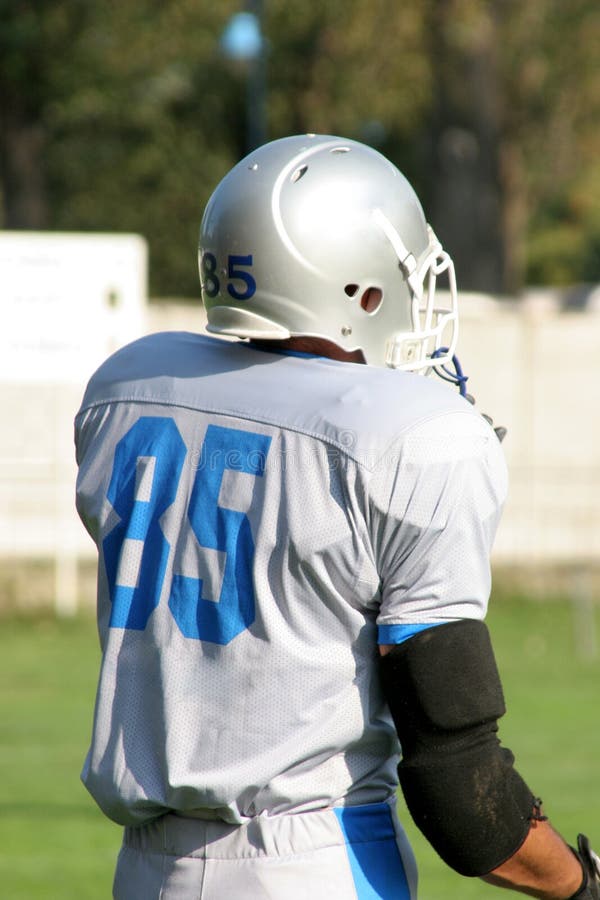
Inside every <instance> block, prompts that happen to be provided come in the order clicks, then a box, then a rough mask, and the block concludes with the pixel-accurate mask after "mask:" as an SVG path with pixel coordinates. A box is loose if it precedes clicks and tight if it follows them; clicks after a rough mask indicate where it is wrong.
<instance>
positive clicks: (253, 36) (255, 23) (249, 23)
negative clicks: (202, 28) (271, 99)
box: [221, 0, 267, 153]
mask: <svg viewBox="0 0 600 900" xmlns="http://www.w3.org/2000/svg"><path fill="white" fill-rule="evenodd" d="M247 7H248V8H247V11H246V12H240V13H236V14H235V15H234V16H232V17H231V19H230V20H229V22H228V23H227V25H226V26H225V30H224V31H223V34H222V36H221V50H222V52H223V53H224V55H225V56H226V57H227V58H228V59H231V60H234V61H235V62H238V63H241V64H242V65H243V67H244V70H245V76H246V152H248V153H249V152H250V151H251V150H254V149H255V148H256V147H259V146H260V145H261V144H264V143H265V141H266V140H267V123H266V93H267V89H266V81H267V79H266V74H267V73H266V52H265V51H266V41H265V39H264V37H263V34H262V27H261V25H262V12H263V2H262V0H249V2H248V4H247Z"/></svg>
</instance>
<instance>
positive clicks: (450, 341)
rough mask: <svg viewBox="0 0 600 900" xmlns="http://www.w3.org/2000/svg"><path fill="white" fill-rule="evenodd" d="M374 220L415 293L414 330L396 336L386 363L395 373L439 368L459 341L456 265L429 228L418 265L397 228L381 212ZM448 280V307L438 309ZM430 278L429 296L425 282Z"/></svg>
mask: <svg viewBox="0 0 600 900" xmlns="http://www.w3.org/2000/svg"><path fill="white" fill-rule="evenodd" d="M373 219H374V221H375V223H376V224H377V225H378V226H379V227H380V228H381V230H382V231H383V233H384V234H385V236H386V237H387V239H388V241H389V242H390V244H391V245H392V247H393V248H394V252H395V254H396V256H397V257H398V261H399V263H400V268H401V269H402V272H403V273H404V278H405V280H406V283H407V284H408V286H409V288H410V292H411V319H412V326H413V330H412V331H409V332H399V333H397V334H394V335H392V336H391V337H390V338H389V339H388V341H387V346H386V354H385V363H386V365H387V366H390V367H391V368H394V369H405V370H407V371H418V370H422V369H431V368H438V367H441V366H443V365H444V364H445V363H447V362H449V361H450V360H451V359H452V356H453V355H454V350H455V348H456V342H457V340H458V298H457V290H456V276H455V273H454V263H453V262H452V260H451V258H450V256H449V255H448V254H447V253H446V252H445V251H444V250H443V249H442V245H441V244H440V242H439V240H438V239H437V237H436V236H435V234H434V232H433V229H432V228H431V227H430V226H429V225H428V226H427V233H428V236H429V245H428V247H427V250H426V252H425V254H424V256H423V257H422V258H421V260H420V261H417V259H416V257H415V256H414V254H413V253H411V251H410V250H409V249H408V247H407V246H406V244H405V243H404V241H403V240H402V238H401V237H400V235H399V234H398V232H397V230H396V228H394V226H393V225H392V223H391V222H390V220H389V219H388V218H387V216H386V215H385V214H384V213H383V212H382V211H381V210H380V209H376V210H374V211H373ZM444 272H446V273H447V276H448V287H449V291H448V294H449V296H448V300H447V302H446V305H444V306H436V305H435V294H436V281H437V277H438V275H441V274H442V273H444ZM427 276H428V284H427V292H426V294H425V296H424V282H425V278H426V277H427Z"/></svg>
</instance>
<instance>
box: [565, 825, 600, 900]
mask: <svg viewBox="0 0 600 900" xmlns="http://www.w3.org/2000/svg"><path fill="white" fill-rule="evenodd" d="M573 853H574V854H575V856H577V858H578V859H579V862H580V863H581V866H582V868H583V873H584V882H583V885H582V887H581V888H580V889H579V890H578V891H577V893H576V894H573V896H572V897H571V900H600V859H599V858H598V857H597V856H596V854H595V853H594V851H593V850H592V849H591V847H590V842H589V841H588V839H587V838H586V836H585V835H584V834H579V835H577V850H573Z"/></svg>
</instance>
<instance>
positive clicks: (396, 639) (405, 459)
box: [370, 410, 508, 644]
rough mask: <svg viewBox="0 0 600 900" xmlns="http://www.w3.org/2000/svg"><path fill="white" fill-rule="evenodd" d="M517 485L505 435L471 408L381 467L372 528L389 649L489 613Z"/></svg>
mask: <svg viewBox="0 0 600 900" xmlns="http://www.w3.org/2000/svg"><path fill="white" fill-rule="evenodd" d="M507 481H508V479H507V471H506V464H505V461H504V456H503V453H502V450H501V447H500V443H499V441H498V439H497V437H496V435H495V434H494V432H493V430H492V429H491V428H490V427H489V425H488V424H487V422H486V421H485V420H484V419H483V418H482V417H481V416H480V415H479V414H478V413H476V412H475V411H471V410H468V411H465V412H464V413H463V412H453V413H448V414H444V415H438V416H435V417H433V418H431V419H430V420H429V421H427V422H424V423H421V424H419V425H417V426H416V427H413V428H412V429H411V430H410V431H409V432H408V433H406V434H404V435H403V436H402V438H401V439H399V440H398V441H396V443H395V444H394V445H393V447H392V448H391V449H390V450H389V451H388V452H387V453H386V454H385V457H384V458H383V459H381V460H380V461H379V462H378V464H377V466H376V467H375V470H374V472H373V477H372V479H371V490H370V503H371V509H370V513H371V515H370V527H371V533H372V535H371V536H372V542H373V549H374V554H375V562H376V565H377V570H378V573H379V577H380V585H381V603H380V608H379V613H378V617H377V624H378V635H379V638H378V639H379V643H381V644H394V643H401V642H402V641H403V640H405V639H406V638H407V637H410V636H412V634H414V633H416V632H417V631H420V630H422V629H423V628H428V627H431V626H434V625H436V624H442V623H443V622H448V621H452V620H456V619H461V618H472V619H483V618H484V617H485V614H486V611H487V604H488V599H489V593H490V586H491V575H490V552H491V548H492V544H493V541H494V537H495V534H496V530H497V527H498V523H499V521H500V516H501V511H502V506H503V504H504V501H505V498H506V493H507Z"/></svg>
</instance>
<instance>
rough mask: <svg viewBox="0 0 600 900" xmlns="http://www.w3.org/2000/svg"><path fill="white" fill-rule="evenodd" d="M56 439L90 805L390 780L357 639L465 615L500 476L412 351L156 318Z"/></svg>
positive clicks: (267, 795) (385, 791)
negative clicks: (334, 350) (203, 329)
mask: <svg viewBox="0 0 600 900" xmlns="http://www.w3.org/2000/svg"><path fill="white" fill-rule="evenodd" d="M76 447H77V460H78V464H79V477H78V481H77V506H78V511H79V514H80V516H81V518H82V520H83V522H84V524H85V526H86V528H87V529H88V531H89V533H90V534H91V536H92V538H93V539H94V541H95V543H96V545H97V547H98V551H99V569H98V620H99V632H100V638H101V646H102V664H101V672H100V679H99V686H98V694H97V701H96V709H95V715H94V725H93V734H92V741H91V747H90V750H89V753H88V756H87V759H86V762H85V765H84V770H83V775H82V777H83V780H84V782H85V784H86V786H87V788H88V789H89V791H90V792H91V793H92V795H93V796H94V798H95V799H96V801H97V802H98V804H99V805H100V807H101V808H102V809H103V810H104V812H105V813H106V814H107V815H108V816H110V817H111V818H112V819H114V820H115V821H117V822H120V823H122V824H125V825H127V824H140V823H142V822H145V821H148V820H150V819H152V818H154V817H156V816H159V815H161V814H162V813H164V812H166V811H169V810H171V811H172V810H175V811H177V812H181V813H185V814H187V815H191V816H194V815H197V816H200V817H203V818H211V817H214V818H218V819H222V820H224V821H226V822H231V823H238V822H244V821H247V820H248V819H249V818H251V817H254V816H257V815H260V814H265V815H277V814H280V813H285V812H299V811H305V810H316V809H320V808H323V807H330V806H344V805H358V804H368V803H377V802H381V801H384V800H386V799H387V798H389V797H390V796H391V795H392V794H393V793H394V791H395V789H396V786H397V776H396V766H397V763H398V754H399V747H398V743H397V738H396V734H395V730H394V727H393V724H392V721H391V718H390V715H389V712H388V709H387V706H386V703H385V701H384V699H383V697H382V693H381V690H380V686H379V682H378V674H377V672H378V669H377V661H378V647H377V643H378V641H379V643H384V644H387V643H397V642H400V641H402V640H403V639H405V638H406V637H407V636H409V635H410V634H412V633H414V632H415V631H417V630H419V629H420V628H423V627H431V626H432V625H435V624H439V623H441V622H447V621H451V620H453V619H459V618H483V616H484V615H485V612H486V606H487V600H488V596H489V589H490V571H489V552H490V548H491V544H492V541H493V537H494V533H495V530H496V527H497V524H498V519H499V515H500V509H501V506H502V503H503V501H504V498H505V494H506V468H505V463H504V458H503V455H502V452H501V449H500V445H499V443H498V441H497V439H496V436H495V434H494V432H493V430H492V429H491V428H490V427H489V425H488V424H487V423H486V422H485V420H484V419H483V418H482V417H481V416H480V415H479V414H478V413H477V412H476V411H475V410H474V409H473V407H472V406H471V405H470V404H469V403H468V402H467V401H466V400H464V399H463V398H462V397H460V396H459V395H458V394H457V393H455V392H454V391H452V390H450V389H449V388H448V387H447V386H446V385H444V384H442V383H441V382H438V381H436V380H433V379H431V378H425V377H423V376H420V375H415V374H410V373H403V372H398V371H393V370H390V369H381V368H374V367H369V366H361V365H358V364H352V363H341V362H335V361H333V360H330V359H324V358H318V357H311V358H303V356H302V355H300V357H299V356H298V355H289V354H285V355H284V354H279V353H268V352H264V351H262V350H258V349H255V348H253V347H251V346H249V345H247V344H244V343H232V342H226V341H222V340H218V339H213V338H208V337H204V336H200V335H195V334H186V333H164V334H156V335H152V336H150V337H146V338H143V339H141V340H139V341H137V342H135V343H133V344H131V345H129V346H127V347H125V348H124V349H122V350H120V351H119V352H117V353H116V354H115V355H114V356H112V357H111V358H110V359H109V360H108V361H107V362H106V363H104V365H102V366H101V367H100V369H99V370H98V371H97V372H96V374H95V375H94V376H93V377H92V379H91V381H90V383H89V385H88V388H87V391H86V394H85V397H84V400H83V403H82V407H81V410H80V412H79V413H78V415H77V419H76Z"/></svg>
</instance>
